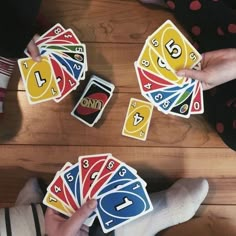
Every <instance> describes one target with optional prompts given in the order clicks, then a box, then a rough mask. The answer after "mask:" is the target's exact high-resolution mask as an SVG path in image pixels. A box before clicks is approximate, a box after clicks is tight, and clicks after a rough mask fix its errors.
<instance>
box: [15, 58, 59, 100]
mask: <svg viewBox="0 0 236 236" xmlns="http://www.w3.org/2000/svg"><path fill="white" fill-rule="evenodd" d="M18 65H19V68H20V73H21V76H22V79H23V82H24V85H25V90H26V93H27V97H28V100H29V103H30V104H35V103H40V102H44V101H48V100H51V99H54V98H57V97H59V96H60V95H61V93H60V89H59V87H58V84H57V81H56V78H55V74H54V71H53V68H52V65H51V61H50V58H49V57H48V56H42V57H41V61H40V62H35V61H34V60H33V59H32V58H23V59H19V60H18Z"/></svg>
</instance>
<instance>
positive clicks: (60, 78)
mask: <svg viewBox="0 0 236 236" xmlns="http://www.w3.org/2000/svg"><path fill="white" fill-rule="evenodd" d="M50 60H51V64H52V67H53V70H54V74H55V76H56V80H57V82H58V85H59V89H60V92H61V96H60V97H58V98H56V99H55V102H60V101H61V100H62V99H63V98H65V97H66V96H67V95H68V94H69V93H70V92H71V91H72V90H74V89H75V88H76V87H77V86H78V82H77V80H75V79H74V78H73V77H72V76H71V75H70V74H69V73H68V72H67V71H66V70H64V68H63V67H62V66H60V64H59V63H58V62H57V60H55V59H54V58H52V57H50Z"/></svg>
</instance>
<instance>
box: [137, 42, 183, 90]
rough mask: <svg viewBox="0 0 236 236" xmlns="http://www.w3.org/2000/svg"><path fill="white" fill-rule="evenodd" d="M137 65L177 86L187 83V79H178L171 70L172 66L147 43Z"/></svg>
mask: <svg viewBox="0 0 236 236" xmlns="http://www.w3.org/2000/svg"><path fill="white" fill-rule="evenodd" d="M137 64H138V66H139V67H141V68H143V69H144V70H147V71H149V72H150V73H153V74H155V75H157V76H158V77H161V78H164V79H166V80H167V81H169V82H171V83H174V84H176V85H179V86H180V85H181V84H183V82H184V81H185V78H183V77H178V76H177V75H176V74H175V73H174V72H173V71H172V70H171V68H170V66H169V65H168V64H167V63H166V62H165V61H164V60H163V59H162V58H161V57H160V56H159V55H158V54H156V53H155V51H154V49H153V48H151V46H150V45H149V44H148V43H146V44H145V45H144V47H143V49H142V52H141V54H140V56H139V58H138V61H137Z"/></svg>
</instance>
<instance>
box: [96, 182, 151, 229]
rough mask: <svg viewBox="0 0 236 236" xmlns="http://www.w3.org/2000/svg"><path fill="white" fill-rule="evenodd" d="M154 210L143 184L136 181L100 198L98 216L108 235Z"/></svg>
mask: <svg viewBox="0 0 236 236" xmlns="http://www.w3.org/2000/svg"><path fill="white" fill-rule="evenodd" d="M152 210H153V206H152V203H151V201H150V198H149V196H148V193H147V191H146V189H145V187H144V186H143V184H142V182H141V181H139V180H135V181H132V182H129V183H128V184H127V185H125V186H121V187H120V188H117V189H115V190H113V191H110V192H106V193H105V194H103V195H101V196H100V197H99V198H98V206H97V214H98V218H99V221H100V223H101V226H102V229H103V231H104V233H108V232H110V231H112V230H114V229H116V228H118V227H120V226H122V225H124V224H126V223H128V222H131V221H133V220H135V219H137V218H139V217H140V216H143V215H145V214H147V213H149V212H151V211H152Z"/></svg>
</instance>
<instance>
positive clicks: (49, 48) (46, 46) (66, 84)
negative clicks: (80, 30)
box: [18, 24, 88, 104]
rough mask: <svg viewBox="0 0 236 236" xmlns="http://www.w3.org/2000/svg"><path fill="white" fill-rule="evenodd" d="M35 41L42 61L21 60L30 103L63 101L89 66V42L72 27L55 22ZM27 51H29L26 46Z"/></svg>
mask: <svg viewBox="0 0 236 236" xmlns="http://www.w3.org/2000/svg"><path fill="white" fill-rule="evenodd" d="M36 45H37V47H38V48H39V51H40V54H41V62H35V61H33V59H32V58H30V57H29V58H23V59H19V60H18V65H19V68H20V72H21V77H22V79H23V82H24V85H25V90H26V93H27V97H28V100H29V103H30V104H36V103H41V102H45V101H48V100H52V99H53V100H54V101H56V102H60V101H61V100H62V99H63V98H65V97H66V96H67V95H68V94H69V93H70V92H72V91H73V90H74V89H76V87H77V86H78V85H79V82H80V80H82V79H84V78H85V72H86V71H87V70H88V66H87V55H86V46H85V44H82V43H81V42H80V41H79V39H78V38H77V37H76V35H75V34H74V32H73V31H72V30H71V29H64V28H63V27H62V26H61V25H60V24H56V25H54V26H53V27H52V28H51V29H49V30H48V31H47V32H46V33H44V34H43V35H42V36H41V37H40V38H39V39H38V40H37V41H36ZM25 53H26V55H28V56H30V52H29V51H28V50H27V49H26V50H25Z"/></svg>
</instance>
